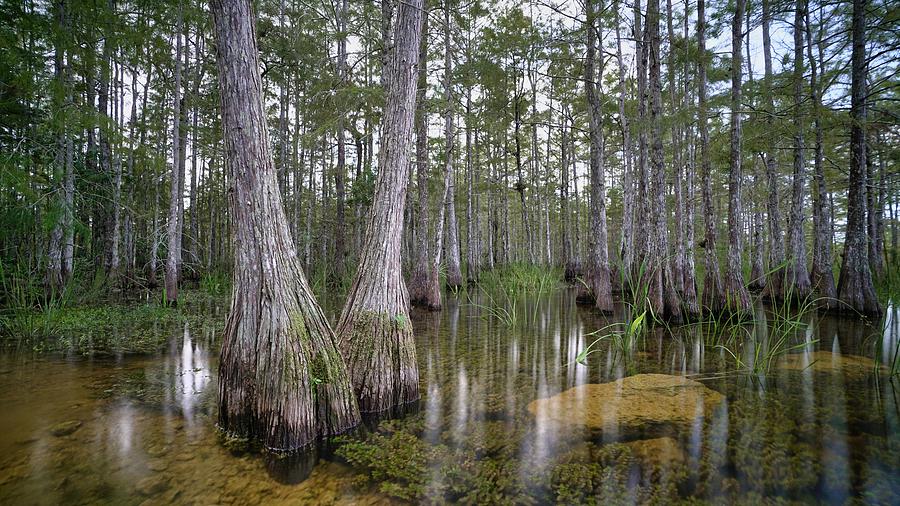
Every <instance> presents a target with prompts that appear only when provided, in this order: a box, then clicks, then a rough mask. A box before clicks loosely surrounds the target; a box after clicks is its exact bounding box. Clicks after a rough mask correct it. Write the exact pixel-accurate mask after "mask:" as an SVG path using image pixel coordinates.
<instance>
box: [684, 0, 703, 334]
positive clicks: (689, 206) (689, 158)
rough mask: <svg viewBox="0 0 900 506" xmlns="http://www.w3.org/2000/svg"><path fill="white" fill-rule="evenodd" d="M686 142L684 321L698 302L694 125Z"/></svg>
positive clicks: (687, 97)
mask: <svg viewBox="0 0 900 506" xmlns="http://www.w3.org/2000/svg"><path fill="white" fill-rule="evenodd" d="M688 10H689V8H688V6H687V4H685V12H684V32H683V33H684V39H683V40H684V67H683V81H684V82H683V86H684V95H683V96H684V99H683V104H684V106H685V107H686V108H688V110H690V108H692V107H693V105H694V99H693V96H692V95H691V80H690V78H689V77H688V76H689V72H688V71H689V68H690V64H689V62H690V61H691V58H690V56H689V54H690V53H689V52H690V50H691V46H690V44H689V42H688V41H689V40H690V30H689V28H688V26H689V24H690V22H689V18H688ZM684 139H685V149H684V153H685V167H686V170H685V177H686V181H685V187H686V188H687V196H686V198H685V210H684V214H685V222H686V223H685V234H686V237H685V243H686V247H685V254H684V293H682V306H683V308H684V314H685V317H687V318H691V319H695V318H696V317H698V316H700V302H699V300H698V298H697V280H696V269H695V267H694V198H695V188H694V182H695V181H696V177H695V175H696V171H697V169H696V167H697V163H696V162H697V160H696V144H695V138H694V129H693V125H692V124H691V123H689V124H688V125H687V127H686V133H685V136H684Z"/></svg>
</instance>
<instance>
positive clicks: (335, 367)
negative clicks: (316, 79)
mask: <svg viewBox="0 0 900 506" xmlns="http://www.w3.org/2000/svg"><path fill="white" fill-rule="evenodd" d="M210 8H211V11H212V15H213V23H214V25H215V35H216V48H217V58H216V60H217V63H218V70H219V74H218V75H219V92H220V95H221V108H222V109H221V110H222V125H223V129H224V134H225V156H226V159H227V160H228V164H227V165H228V167H229V169H230V171H231V177H232V184H233V188H232V195H231V203H232V215H233V216H234V240H235V247H234V288H233V291H232V303H231V311H230V313H229V315H228V321H227V323H226V325H225V335H224V338H223V341H222V351H221V359H220V363H219V425H220V427H222V429H223V430H225V431H226V432H229V433H232V434H236V435H238V436H241V437H246V438H250V439H257V440H259V441H261V442H262V443H263V444H264V445H266V446H267V447H269V448H272V449H279V450H294V449H298V448H301V447H303V446H305V445H307V444H309V443H311V442H313V441H314V440H315V439H316V437H317V436H327V435H332V434H337V433H340V432H343V431H345V430H347V429H349V428H351V427H353V426H355V425H357V424H358V423H359V420H360V417H359V411H358V409H357V405H356V400H355V399H354V397H353V390H352V387H351V385H350V381H349V378H348V376H347V371H346V369H345V367H344V363H343V362H342V360H341V356H340V354H339V353H338V350H337V347H336V345H335V341H334V334H333V333H332V332H331V329H330V328H329V326H328V321H327V320H326V319H325V315H324V314H323V312H322V310H321V308H320V307H319V305H318V304H317V303H316V300H315V299H314V298H313V296H312V293H311V291H310V289H309V285H307V283H306V278H305V276H304V275H303V271H302V269H301V268H300V264H299V261H298V259H297V255H296V251H295V249H294V242H293V240H292V239H291V236H290V232H289V230H288V225H287V219H286V216H285V213H284V209H283V207H282V204H281V195H280V193H279V191H278V180H277V174H276V171H275V167H274V163H273V159H272V153H271V148H270V147H269V136H268V132H267V125H266V117H265V111H264V108H263V101H262V83H261V79H260V74H259V56H258V51H257V47H256V32H255V28H254V20H253V14H252V13H251V7H250V1H249V0H212V2H211V3H210Z"/></svg>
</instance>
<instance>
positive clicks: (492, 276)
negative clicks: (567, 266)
mask: <svg viewBox="0 0 900 506" xmlns="http://www.w3.org/2000/svg"><path fill="white" fill-rule="evenodd" d="M560 279H562V273H561V272H560V270H559V268H558V267H552V268H549V267H546V266H540V265H531V264H526V263H513V264H509V265H505V266H502V267H497V268H494V269H493V270H489V271H485V272H483V273H481V276H480V277H479V278H478V287H479V288H481V289H482V290H484V291H485V292H488V293H491V294H493V295H506V296H508V297H514V296H517V295H522V294H525V293H529V294H537V295H546V294H548V293H550V291H552V290H553V289H555V288H556V287H557V286H558V285H559V280H560Z"/></svg>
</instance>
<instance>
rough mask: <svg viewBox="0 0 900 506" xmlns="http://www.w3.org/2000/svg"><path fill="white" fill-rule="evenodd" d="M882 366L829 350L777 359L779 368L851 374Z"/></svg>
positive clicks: (869, 359) (861, 358)
mask: <svg viewBox="0 0 900 506" xmlns="http://www.w3.org/2000/svg"><path fill="white" fill-rule="evenodd" d="M883 367H884V366H883V365H881V364H878V363H877V362H875V361H874V360H872V359H871V358H868V357H860V356H857V355H842V354H840V353H831V352H830V351H812V352H809V353H791V354H789V355H785V356H784V357H782V358H781V360H779V361H778V368H779V369H792V370H795V371H803V370H807V369H809V370H813V371H825V372H846V373H851V374H868V373H870V372H872V371H875V370H876V369H881V368H883Z"/></svg>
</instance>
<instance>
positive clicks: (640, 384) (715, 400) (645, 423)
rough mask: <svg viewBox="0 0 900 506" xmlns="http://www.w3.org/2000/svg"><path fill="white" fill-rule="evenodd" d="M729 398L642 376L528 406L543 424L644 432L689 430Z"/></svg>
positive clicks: (689, 383)
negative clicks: (674, 427) (660, 427)
mask: <svg viewBox="0 0 900 506" xmlns="http://www.w3.org/2000/svg"><path fill="white" fill-rule="evenodd" d="M723 399H724V396H723V395H722V394H720V393H719V392H716V391H715V390H712V389H710V388H708V387H706V386H705V385H704V384H702V383H700V382H698V381H694V380H691V379H688V378H685V377H683V376H670V375H667V374H638V375H636V376H629V377H627V378H622V379H620V380H616V381H613V382H611V383H600V384H586V385H580V386H577V387H574V388H570V389H569V390H566V391H565V392H562V393H559V394H557V395H554V396H553V397H549V398H546V399H537V400H534V401H532V402H531V403H530V404H528V411H529V412H531V414H533V415H534V416H536V417H539V418H541V419H542V420H544V421H551V422H556V423H558V424H560V425H575V426H584V427H587V428H589V429H600V430H614V429H617V428H634V429H641V428H645V427H649V426H658V425H661V424H662V425H679V426H685V425H690V424H691V423H693V422H694V421H695V420H697V419H698V418H702V417H703V416H706V415H708V414H710V413H711V411H712V409H713V408H714V407H715V406H717V405H718V404H719V403H720V402H722V400H723Z"/></svg>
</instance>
